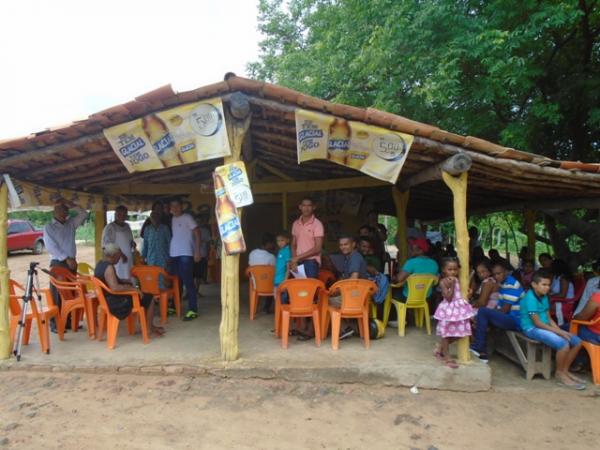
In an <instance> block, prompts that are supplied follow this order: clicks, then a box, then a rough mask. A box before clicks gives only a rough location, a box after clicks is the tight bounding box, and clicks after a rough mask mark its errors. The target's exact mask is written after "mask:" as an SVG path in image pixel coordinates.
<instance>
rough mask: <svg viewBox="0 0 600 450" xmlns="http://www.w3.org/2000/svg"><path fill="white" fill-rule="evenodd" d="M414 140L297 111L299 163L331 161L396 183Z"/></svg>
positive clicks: (392, 132)
mask: <svg viewBox="0 0 600 450" xmlns="http://www.w3.org/2000/svg"><path fill="white" fill-rule="evenodd" d="M413 139H414V138H413V136H411V135H410V134H404V133H399V132H396V131H391V130H386V129H385V128H380V127H376V126H373V125H367V124H364V123H362V122H354V121H350V120H346V119H343V118H341V117H335V116H330V115H327V114H320V113H316V112H312V111H306V110H303V109H296V142H297V147H298V164H300V163H303V162H304V161H310V160H312V159H328V160H330V161H333V162H334V163H336V164H340V165H342V166H346V167H350V168H352V169H356V170H359V171H361V172H362V173H364V174H367V175H369V176H371V177H373V178H377V179H379V180H383V181H388V182H390V183H393V184H394V183H396V181H397V180H398V176H399V175H400V171H401V170H402V166H403V165H404V162H405V161H406V157H407V156H408V151H409V150H410V146H411V145H412V143H413Z"/></svg>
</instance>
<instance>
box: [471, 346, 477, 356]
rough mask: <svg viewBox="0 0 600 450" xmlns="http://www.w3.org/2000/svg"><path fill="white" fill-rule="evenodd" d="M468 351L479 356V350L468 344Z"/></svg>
mask: <svg viewBox="0 0 600 450" xmlns="http://www.w3.org/2000/svg"><path fill="white" fill-rule="evenodd" d="M469 351H470V352H471V353H473V354H474V355H475V356H477V357H478V358H479V350H477V349H476V348H475V347H473V346H470V347H469Z"/></svg>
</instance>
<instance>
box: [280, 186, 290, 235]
mask: <svg viewBox="0 0 600 450" xmlns="http://www.w3.org/2000/svg"><path fill="white" fill-rule="evenodd" d="M281 220H282V222H281V223H282V228H281V229H282V230H287V229H288V195H287V192H282V193H281Z"/></svg>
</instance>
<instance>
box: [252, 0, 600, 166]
mask: <svg viewBox="0 0 600 450" xmlns="http://www.w3.org/2000/svg"><path fill="white" fill-rule="evenodd" d="M599 3H600V2H599V1H597V0H596V1H593V0H568V1H554V0H544V1H534V0H489V1H483V0H482V1H466V0H369V1H366V0H337V1H335V0H289V1H288V2H283V1H282V0H261V2H260V6H259V24H260V25H259V26H260V29H261V31H262V32H263V34H264V40H263V41H262V42H261V47H260V49H261V53H260V59H259V61H257V62H254V63H252V64H250V65H249V66H248V71H249V75H250V76H252V77H254V78H258V79H263V80H265V81H270V82H274V83H278V84H281V85H284V86H288V87H290V88H293V89H297V90H300V91H303V92H306V93H309V94H312V95H315V96H317V97H321V98H325V99H327V100H332V101H336V102H341V103H347V104H352V105H356V106H362V107H367V106H373V107H375V108H378V109H382V110H386V111H390V112H393V113H396V114H400V115H403V116H407V117H409V118H411V119H415V120H419V121H422V122H426V123H431V124H435V125H437V126H439V127H441V128H444V129H447V130H449V131H453V132H456V133H460V134H464V135H472V136H478V137H482V138H485V139H489V140H491V141H494V142H499V143H501V144H503V145H506V146H510V147H514V148H518V149H521V150H526V151H531V152H535V153H540V154H544V155H547V156H550V157H553V158H557V159H568V160H578V159H581V160H586V161H600V38H599V36H600V5H599Z"/></svg>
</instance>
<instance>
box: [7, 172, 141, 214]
mask: <svg viewBox="0 0 600 450" xmlns="http://www.w3.org/2000/svg"><path fill="white" fill-rule="evenodd" d="M11 181H12V187H13V188H14V193H13V192H11V195H10V196H9V200H10V207H11V209H28V208H39V207H52V206H54V205H55V204H56V203H57V202H60V201H61V200H63V199H64V200H68V201H70V202H73V203H75V204H77V205H79V206H81V207H82V208H83V209H86V210H95V211H102V210H110V209H115V208H116V207H117V206H119V205H125V206H127V208H129V209H130V210H147V209H150V208H151V207H152V201H150V200H132V199H131V198H125V197H121V196H118V195H98V194H90V193H87V192H77V191H72V190H69V189H56V188H49V187H43V186H39V185H37V184H33V183H28V182H25V181H20V180H17V179H15V178H12V177H11Z"/></svg>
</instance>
